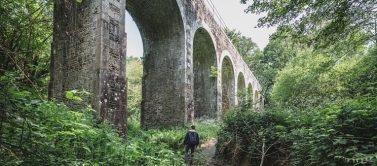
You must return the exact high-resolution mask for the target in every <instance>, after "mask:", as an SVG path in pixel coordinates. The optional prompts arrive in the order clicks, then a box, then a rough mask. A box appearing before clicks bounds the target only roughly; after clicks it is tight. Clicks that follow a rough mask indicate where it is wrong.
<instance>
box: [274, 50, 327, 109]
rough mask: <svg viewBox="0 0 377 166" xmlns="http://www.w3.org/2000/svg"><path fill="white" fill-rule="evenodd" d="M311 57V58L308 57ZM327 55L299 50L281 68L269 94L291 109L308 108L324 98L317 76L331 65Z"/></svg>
mask: <svg viewBox="0 0 377 166" xmlns="http://www.w3.org/2000/svg"><path fill="white" fill-rule="evenodd" d="M308 57H311V58H308ZM333 64H334V62H333V60H332V59H331V58H330V57H329V56H324V55H322V54H318V55H316V54H313V53H311V52H309V51H307V52H301V53H300V54H299V55H297V56H296V57H294V58H292V59H291V60H290V62H289V63H288V64H287V66H286V67H285V68H284V69H283V70H281V71H280V72H279V73H278V75H277V77H276V83H275V85H274V87H273V91H272V94H271V97H272V99H273V100H274V101H275V102H276V104H277V105H278V106H284V107H285V108H291V109H310V108H313V107H317V106H321V104H322V103H323V102H324V100H326V97H325V96H326V95H325V93H323V92H322V90H321V84H320V81H319V78H320V77H321V75H322V73H325V72H326V71H328V70H329V68H331V67H332V66H333Z"/></svg>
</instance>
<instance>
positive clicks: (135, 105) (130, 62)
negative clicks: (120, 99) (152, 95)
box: [126, 56, 143, 119]
mask: <svg viewBox="0 0 377 166" xmlns="http://www.w3.org/2000/svg"><path fill="white" fill-rule="evenodd" d="M126 67H127V69H126V76H127V81H128V93H127V106H128V115H129V117H130V118H135V119H138V118H139V117H140V109H141V107H140V104H141V87H142V76H143V63H142V61H141V60H140V59H138V58H136V57H132V56H131V57H128V58H127V65H126Z"/></svg>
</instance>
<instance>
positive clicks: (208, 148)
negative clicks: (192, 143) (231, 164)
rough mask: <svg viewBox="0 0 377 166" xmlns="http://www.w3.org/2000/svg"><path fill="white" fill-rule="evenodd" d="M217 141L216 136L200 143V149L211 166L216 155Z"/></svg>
mask: <svg viewBox="0 0 377 166" xmlns="http://www.w3.org/2000/svg"><path fill="white" fill-rule="evenodd" d="M216 142H217V139H216V138H211V139H209V140H207V141H205V142H204V143H203V144H201V145H200V149H201V151H202V153H203V154H204V155H205V156H206V160H207V164H208V165H209V166H211V165H212V164H211V163H212V158H213V157H214V156H215V152H216Z"/></svg>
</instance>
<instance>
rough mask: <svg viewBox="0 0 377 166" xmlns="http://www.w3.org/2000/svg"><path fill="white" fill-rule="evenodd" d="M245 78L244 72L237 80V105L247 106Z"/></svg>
mask: <svg viewBox="0 0 377 166" xmlns="http://www.w3.org/2000/svg"><path fill="white" fill-rule="evenodd" d="M245 87H246V86H245V76H244V75H243V73H242V72H239V73H238V78H237V102H238V103H237V104H238V105H240V104H242V105H243V104H245V103H244V101H246V95H247V92H246V90H245Z"/></svg>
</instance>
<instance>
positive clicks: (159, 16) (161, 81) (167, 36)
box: [126, 0, 187, 128]
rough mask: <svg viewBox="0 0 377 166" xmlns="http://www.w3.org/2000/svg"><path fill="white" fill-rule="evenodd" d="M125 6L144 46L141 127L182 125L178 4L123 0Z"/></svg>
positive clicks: (182, 57) (182, 39) (182, 58)
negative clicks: (124, 0) (125, 0)
mask: <svg viewBox="0 0 377 166" xmlns="http://www.w3.org/2000/svg"><path fill="white" fill-rule="evenodd" d="M126 7H127V11H128V12H129V13H130V15H131V16H132V18H133V20H134V21H135V23H136V25H137V26H138V28H139V30H140V34H141V37H142V40H143V47H144V57H143V64H144V71H143V74H144V75H143V87H142V103H141V126H142V127H143V128H157V127H171V126H179V125H184V123H185V122H186V121H185V120H186V119H185V117H186V103H185V90H186V88H187V87H186V86H185V84H184V82H185V79H186V78H185V77H184V72H185V64H186V59H185V49H184V48H185V36H184V29H183V27H184V25H183V21H182V16H181V13H180V7H179V6H178V4H177V1H176V0H164V1H157V0H153V1H145V0H127V4H126ZM129 42H132V41H129Z"/></svg>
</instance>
